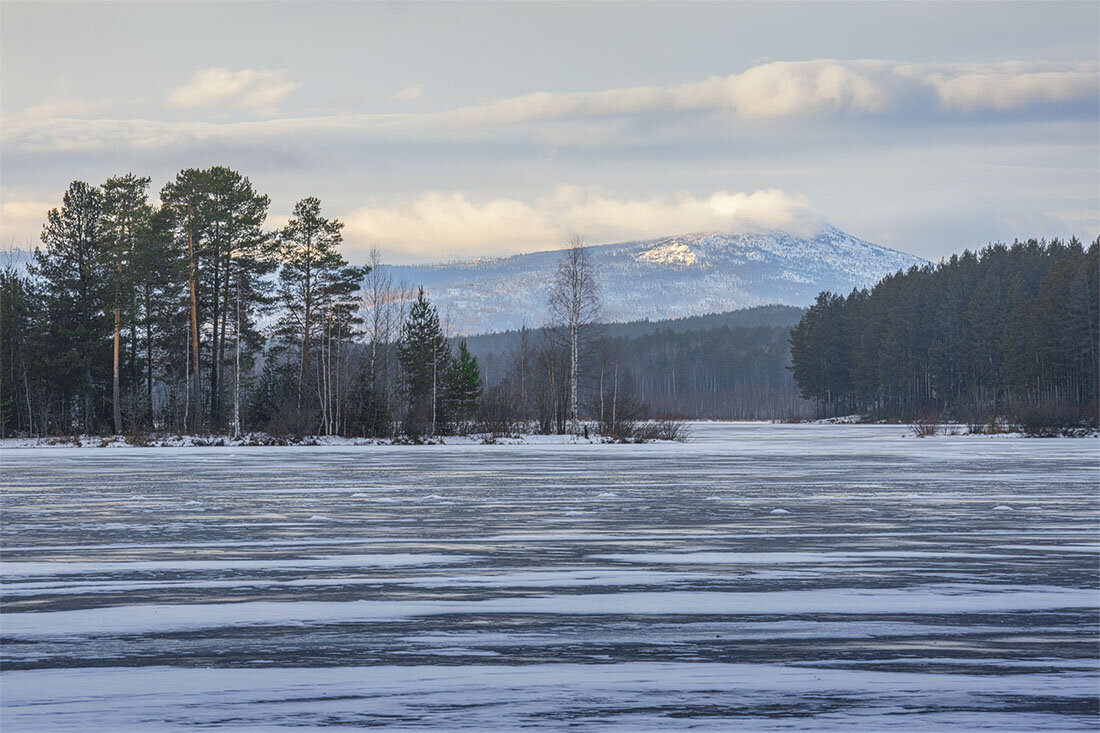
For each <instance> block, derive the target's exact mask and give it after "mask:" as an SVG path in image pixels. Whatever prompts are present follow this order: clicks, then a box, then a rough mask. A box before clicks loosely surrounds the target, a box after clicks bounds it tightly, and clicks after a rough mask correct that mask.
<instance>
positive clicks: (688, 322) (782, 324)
mask: <svg viewBox="0 0 1100 733" xmlns="http://www.w3.org/2000/svg"><path fill="white" fill-rule="evenodd" d="M805 312H806V310H805V309H804V308H797V307H795V306H790V305H760V306H756V307H753V308H742V309H741V310H735V311H729V312H726V313H707V314H706V315H702V316H688V317H686V318H670V319H665V320H660V321H647V320H643V321H629V322H627V323H601V324H600V325H599V326H598V327H597V329H598V331H599V336H600V337H601V338H607V339H633V338H638V337H639V336H648V335H650V334H654V333H661V332H666V331H667V332H671V333H686V332H688V331H709V330H712V329H716V328H722V327H723V326H726V327H728V328H759V327H772V328H787V329H789V328H793V327H794V326H795V325H796V324H797V323H798V321H799V319H801V318H802V314H803V313H805ZM530 330H531V333H530V340H531V343H536V342H537V341H538V340H539V339H540V338H541V337H542V335H543V333H544V330H545V329H543V328H533V329H530ZM465 338H466V344H467V346H468V347H469V349H470V353H472V354H475V355H477V356H478V357H479V358H484V357H485V356H486V355H488V354H502V353H505V352H509V351H513V350H515V349H518V348H519V343H520V334H519V331H518V330H511V331H501V332H498V333H484V334H478V335H475V336H467V337H465Z"/></svg>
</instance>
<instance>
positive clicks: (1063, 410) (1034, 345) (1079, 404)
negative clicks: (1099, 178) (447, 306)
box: [790, 238, 1100, 427]
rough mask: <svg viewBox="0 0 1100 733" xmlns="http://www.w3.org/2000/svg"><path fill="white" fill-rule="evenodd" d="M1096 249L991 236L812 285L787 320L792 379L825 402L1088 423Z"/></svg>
mask: <svg viewBox="0 0 1100 733" xmlns="http://www.w3.org/2000/svg"><path fill="white" fill-rule="evenodd" d="M1098 250H1100V240H1097V241H1096V242H1093V243H1092V244H1091V245H1090V246H1089V247H1088V248H1087V249H1086V248H1085V247H1084V246H1083V245H1082V243H1081V242H1080V241H1079V240H1077V239H1076V238H1074V239H1071V240H1070V241H1068V242H1063V241H1060V240H1053V241H1051V242H1045V241H1037V240H1034V239H1032V240H1029V241H1027V242H1023V243H1021V242H1016V243H1014V244H1012V245H1011V246H1006V245H1003V244H997V245H993V246H990V247H987V248H985V249H983V250H981V251H980V252H977V253H974V252H970V251H966V252H964V253H963V254H962V255H955V256H952V257H951V259H950V260H947V261H944V262H941V263H940V264H939V265H935V266H932V265H929V266H926V267H923V268H913V269H911V270H909V271H908V272H906V273H898V274H896V275H891V276H889V277H886V278H884V279H883V280H882V281H881V282H880V283H878V284H877V285H876V286H875V287H874V288H872V289H871V290H869V291H868V290H858V291H853V292H852V293H850V294H849V295H848V296H847V297H845V296H841V295H837V294H833V293H822V294H820V295H819V296H818V298H817V302H816V303H815V304H814V306H813V307H812V308H810V310H809V311H808V312H807V313H806V315H805V316H804V317H803V318H802V320H801V321H800V322H799V324H798V325H797V326H796V327H795V328H794V329H793V331H792V332H791V338H790V343H791V357H792V365H793V366H792V369H793V372H794V376H795V379H796V380H797V382H798V385H799V387H800V388H801V391H802V394H803V396H804V397H806V398H807V399H813V400H817V401H818V403H819V405H820V406H821V410H822V411H823V412H825V413H831V414H847V413H855V412H860V413H865V414H869V415H872V416H874V417H878V418H884V419H899V420H913V419H917V418H921V417H927V416H938V417H939V418H941V419H953V420H959V421H963V422H967V423H971V424H981V423H983V422H985V421H987V420H989V419H995V418H1007V419H1009V420H1010V421H1013V422H1015V423H1018V424H1024V423H1028V424H1033V425H1043V424H1045V425H1064V426H1072V425H1086V426H1093V427H1095V426H1096V424H1097V412H1098V409H1100V408H1098V391H1097V390H1098V384H1100V352H1098V343H1100V338H1098V329H1100V283H1098V278H1100V261H1098Z"/></svg>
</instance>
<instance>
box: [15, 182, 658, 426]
mask: <svg viewBox="0 0 1100 733" xmlns="http://www.w3.org/2000/svg"><path fill="white" fill-rule="evenodd" d="M149 187H150V179H149V178H146V177H139V176H136V175H134V174H126V175H122V176H118V177H115V178H111V179H110V180H108V181H106V182H105V183H103V184H102V185H91V184H89V183H86V182H82V181H74V182H73V183H72V184H70V186H69V187H68V189H67V190H66V192H65V194H64V196H63V198H62V201H61V205H60V206H59V207H57V208H55V209H51V210H50V211H49V212H47V214H46V222H45V224H44V226H43V230H42V237H41V239H42V244H41V246H40V247H38V248H36V250H35V252H34V254H33V256H32V257H31V259H30V261H29V262H27V263H17V262H15V261H14V260H13V261H11V262H9V263H8V264H7V265H6V266H5V267H3V268H2V269H0V435H3V436H13V435H26V436H48V435H72V434H76V433H86V434H127V435H132V436H135V437H141V436H143V435H144V436H148V435H149V434H150V433H156V432H162V433H168V432H171V433H190V434H226V433H232V434H234V435H238V434H242V433H250V432H264V433H267V434H268V435H274V436H305V435H317V434H320V435H343V436H369V437H398V436H407V437H409V438H412V439H414V440H419V439H420V438H422V437H425V436H432V435H446V434H451V433H456V432H469V431H475V430H476V431H485V432H494V433H502V432H515V431H519V430H524V431H526V430H532V429H537V430H540V431H542V432H566V431H570V432H576V433H580V432H582V431H583V432H588V430H589V427H591V428H592V429H593V430H597V431H599V432H601V433H603V434H605V435H610V436H613V437H616V438H620V439H640V438H645V437H647V434H646V431H652V430H653V429H654V428H653V427H652V426H648V427H647V426H643V425H642V424H641V422H640V421H641V419H642V418H644V417H646V416H648V415H650V414H652V413H651V411H650V410H649V409H648V408H647V407H646V406H645V405H643V404H642V403H640V402H639V400H638V399H637V397H636V396H635V395H634V394H633V392H632V389H631V384H630V379H629V378H628V376H627V375H626V374H621V373H620V371H619V370H618V369H613V368H612V365H611V361H610V359H609V358H604V359H603V361H602V363H601V366H600V367H599V369H598V370H597V368H596V366H595V363H594V362H593V361H592V354H593V353H594V349H595V348H596V345H597V344H604V343H605V342H602V341H599V340H598V339H596V338H595V336H596V335H597V330H596V329H597V327H598V326H597V324H598V321H599V314H600V301H599V293H598V290H599V288H598V281H597V277H596V273H595V271H594V269H593V268H592V266H591V263H590V262H589V261H588V258H587V254H586V249H585V247H584V244H583V242H581V241H580V240H579V239H575V240H574V242H573V243H572V245H571V246H570V248H569V249H567V250H565V251H564V252H563V254H562V261H561V263H560V267H559V269H558V272H557V274H556V276H555V278H554V287H553V288H552V293H551V298H550V300H549V302H548V303H547V313H548V314H549V316H548V325H547V327H546V328H544V329H543V330H542V331H541V332H540V335H539V336H538V337H529V336H530V334H528V333H527V332H526V331H525V332H524V334H522V335H521V336H520V337H519V339H518V342H517V347H516V348H515V349H514V351H513V352H512V353H511V354H510V356H509V359H508V360H507V364H505V363H504V360H501V361H500V362H499V364H498V366H499V374H498V378H497V379H495V380H494V382H493V384H492V385H491V386H490V387H489V388H488V389H486V388H485V386H484V383H483V380H482V378H481V373H480V367H479V364H478V361H477V358H476V357H475V356H474V355H472V354H471V353H470V351H469V350H468V349H467V348H466V346H465V344H464V343H463V342H461V341H456V340H454V339H450V338H449V337H448V334H446V333H445V332H444V330H443V328H442V327H441V325H440V319H439V314H438V313H437V311H436V309H435V307H434V306H432V304H431V303H430V301H429V299H428V295H427V294H426V293H425V292H424V290H423V288H420V289H416V288H413V287H410V286H409V285H407V284H405V283H395V282H393V281H392V280H391V279H390V277H389V276H388V275H387V274H386V268H382V267H379V265H380V264H381V262H380V256H379V254H378V252H377V250H374V251H372V253H371V256H370V261H369V263H368V264H367V265H366V266H362V267H359V266H353V265H351V264H349V263H348V261H347V260H346V259H345V258H344V256H343V255H342V254H341V253H340V245H341V243H342V229H343V224H342V223H341V222H340V221H339V220H337V219H333V218H328V217H326V216H324V215H323V213H322V207H321V202H320V201H318V200H317V199H316V198H312V197H307V198H304V199H302V200H300V201H299V202H298V203H297V204H296V205H295V207H294V212H293V216H292V217H291V219H290V220H289V222H288V223H287V224H286V225H285V226H283V227H281V228H278V229H269V228H267V227H266V222H267V214H268V208H269V204H270V200H269V199H268V197H267V196H265V195H263V194H261V193H259V192H257V191H256V190H255V189H254V187H253V186H252V183H251V182H250V181H249V179H248V178H247V177H245V176H243V175H241V174H240V173H239V172H237V171H234V170H231V169H228V168H224V167H218V166H216V167H212V168H208V169H186V170H183V171H180V173H179V174H178V175H177V176H176V177H175V178H174V179H173V180H172V181H170V182H168V183H167V184H165V185H164V186H163V187H162V188H161V190H160V191H159V195H158V196H157V197H156V201H155V202H154V200H153V198H152V197H151V195H150V188H149ZM662 429H665V430H666V433H665V437H675V435H674V433H675V427H674V426H673V427H671V428H669V427H668V426H666V428H662ZM669 430H671V432H669Z"/></svg>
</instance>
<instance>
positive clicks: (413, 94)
mask: <svg viewBox="0 0 1100 733" xmlns="http://www.w3.org/2000/svg"><path fill="white" fill-rule="evenodd" d="M422 96H424V87H423V86H421V85H420V84H410V85H409V86H407V87H405V88H404V89H402V90H401V91H399V92H398V93H397V94H395V95H393V99H395V100H397V101H398V102H411V101H412V100H414V99H420V98H421V97H422Z"/></svg>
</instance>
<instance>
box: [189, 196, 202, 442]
mask: <svg viewBox="0 0 1100 733" xmlns="http://www.w3.org/2000/svg"><path fill="white" fill-rule="evenodd" d="M187 217H188V222H187V259H188V264H189V266H190V276H189V278H188V284H189V286H190V290H191V350H192V352H193V362H192V370H191V387H190V390H189V394H190V393H193V394H194V395H195V419H194V431H195V432H198V430H199V427H200V424H201V420H200V418H199V405H201V404H202V402H201V400H200V399H199V300H198V294H197V293H196V292H195V241H194V230H195V222H194V218H193V212H192V210H191V205H190V204H188V206H187Z"/></svg>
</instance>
